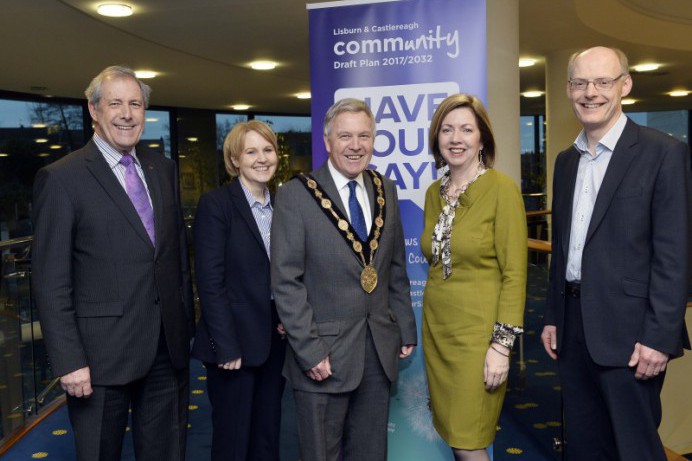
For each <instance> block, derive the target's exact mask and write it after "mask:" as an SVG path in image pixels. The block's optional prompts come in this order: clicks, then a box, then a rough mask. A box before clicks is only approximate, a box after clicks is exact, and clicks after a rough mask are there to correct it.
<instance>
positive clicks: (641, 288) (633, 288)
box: [622, 278, 649, 298]
mask: <svg viewBox="0 0 692 461" xmlns="http://www.w3.org/2000/svg"><path fill="white" fill-rule="evenodd" d="M622 289H623V290H624V292H625V294H626V295H629V296H636V297H637V298H648V297H649V284H648V283H647V282H641V281H639V280H633V279H626V278H623V279H622Z"/></svg>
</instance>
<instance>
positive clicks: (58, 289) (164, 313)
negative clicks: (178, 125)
mask: <svg viewBox="0 0 692 461" xmlns="http://www.w3.org/2000/svg"><path fill="white" fill-rule="evenodd" d="M149 92H150V89H149V87H148V86H147V85H145V84H144V83H142V82H140V81H139V80H138V79H137V78H136V76H135V74H134V72H133V71H132V70H130V69H127V68H124V67H116V66H113V67H108V68H106V69H104V70H103V71H102V72H101V73H100V74H99V75H97V76H96V77H95V78H94V79H93V80H92V82H91V84H90V85H89V87H88V88H87V90H86V92H85V94H86V96H87V99H88V105H89V112H90V114H91V117H92V119H93V126H94V130H95V133H94V136H93V138H92V139H91V140H90V141H89V142H88V143H87V145H86V146H85V147H83V148H82V149H79V150H77V151H75V152H72V153H71V154H69V155H67V156H65V157H64V158H62V159H60V160H58V161H57V162H55V163H53V164H51V165H48V166H47V167H45V168H42V169H41V170H40V171H39V172H38V173H37V175H36V179H35V183H34V226H35V234H34V243H33V253H32V254H33V291H34V295H35V300H36V306H37V308H38V311H39V315H40V321H41V327H42V329H43V334H44V337H45V340H46V346H47V349H48V355H49V358H50V361H51V366H52V369H53V373H54V374H55V375H56V376H60V382H61V385H62V388H63V389H64V390H65V391H66V392H67V406H68V410H69V415H70V421H71V423H72V427H73V429H74V434H75V441H76V448H77V459H78V460H80V461H94V460H101V461H106V460H107V461H117V460H120V455H121V449H122V441H123V436H124V434H125V428H126V425H127V420H128V409H129V408H130V407H131V409H132V432H133V436H134V445H135V455H136V457H137V459H139V460H166V461H177V460H183V459H184V458H185V440H186V433H187V404H188V360H189V346H190V338H191V335H192V334H193V331H194V315H193V311H192V309H193V305H192V290H191V284H190V277H189V270H188V260H187V247H186V244H185V233H184V225H183V220H182V214H181V210H180V201H179V197H178V177H177V174H176V168H175V164H174V163H173V162H172V161H170V160H167V159H165V158H164V157H163V156H161V155H159V154H157V153H153V152H148V151H146V150H144V149H139V148H137V149H135V144H137V142H138V141H139V139H140V137H141V135H142V132H143V131H144V121H145V118H144V111H145V108H146V106H147V104H148V100H149Z"/></svg>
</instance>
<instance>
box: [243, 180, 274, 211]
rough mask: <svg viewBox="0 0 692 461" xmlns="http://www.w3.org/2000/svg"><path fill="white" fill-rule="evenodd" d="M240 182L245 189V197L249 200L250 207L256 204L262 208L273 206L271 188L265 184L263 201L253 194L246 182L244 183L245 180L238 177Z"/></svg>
mask: <svg viewBox="0 0 692 461" xmlns="http://www.w3.org/2000/svg"><path fill="white" fill-rule="evenodd" d="M238 182H239V183H240V187H241V188H242V189H243V193H244V194H245V199H246V200H247V203H248V204H249V205H250V208H252V207H254V206H258V207H260V208H269V209H271V208H272V202H271V200H270V198H269V189H268V188H267V187H266V186H265V187H264V203H261V202H260V201H259V200H257V199H256V198H255V196H254V195H252V192H250V190H249V189H248V188H247V187H245V184H243V181H241V180H240V178H238Z"/></svg>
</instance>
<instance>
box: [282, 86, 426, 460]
mask: <svg viewBox="0 0 692 461" xmlns="http://www.w3.org/2000/svg"><path fill="white" fill-rule="evenodd" d="M374 137H375V121H374V117H373V115H372V112H370V109H369V108H368V106H367V105H366V104H365V103H364V102H363V101H359V100H355V99H344V100H341V101H338V102H337V103H335V104H334V105H333V106H332V107H331V108H330V109H329V111H328V112H327V115H326V117H325V123H324V143H325V147H326V149H327V151H328V152H329V160H328V162H327V163H326V164H325V165H324V166H322V167H321V168H320V169H318V170H317V171H315V172H314V175H313V176H312V177H310V178H308V177H301V178H295V179H293V180H291V181H289V182H288V183H286V184H284V185H283V186H282V187H281V188H280V189H279V192H278V193H277V198H276V205H275V208H274V218H273V225H272V235H271V248H272V260H271V270H272V288H273V291H274V298H275V300H276V306H277V310H278V312H279V317H280V318H281V321H282V322H283V325H284V328H285V330H286V333H287V335H288V341H289V348H288V352H287V354H286V361H285V363H284V375H285V376H286V377H287V378H288V380H289V382H290V383H291V385H292V386H293V389H294V396H295V401H296V412H297V418H298V435H299V438H300V449H301V459H302V460H303V461H336V460H337V459H338V457H339V452H340V451H342V452H343V459H344V460H345V461H371V460H372V461H384V460H385V458H386V448H387V418H388V409H389V391H390V387H391V383H392V382H393V381H395V380H396V378H397V375H398V368H399V357H401V358H404V357H408V356H409V355H410V354H411V353H412V351H413V345H414V344H416V327H415V318H414V315H413V311H412V309H411V300H410V296H409V281H408V277H407V276H406V261H405V254H404V253H405V250H404V236H403V229H402V224H401V217H400V215H399V206H398V203H397V194H396V188H395V186H394V183H393V182H392V181H390V180H388V179H386V178H383V177H382V176H381V175H379V174H376V173H374V172H372V171H366V168H367V167H368V164H369V163H370V159H371V158H372V152H373V141H374Z"/></svg>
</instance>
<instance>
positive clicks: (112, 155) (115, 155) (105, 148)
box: [93, 133, 139, 170]
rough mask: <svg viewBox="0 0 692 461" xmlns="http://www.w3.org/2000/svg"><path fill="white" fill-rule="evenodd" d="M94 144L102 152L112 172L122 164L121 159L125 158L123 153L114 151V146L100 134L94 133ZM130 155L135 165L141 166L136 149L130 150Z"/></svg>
mask: <svg viewBox="0 0 692 461" xmlns="http://www.w3.org/2000/svg"><path fill="white" fill-rule="evenodd" d="M93 139H94V143H95V144H96V147H98V149H99V151H100V152H101V155H103V158H105V159H106V162H108V166H110V167H111V170H112V169H113V168H115V167H116V166H118V165H119V164H120V158H121V157H122V156H123V154H122V152H120V151H118V150H117V149H114V148H113V146H111V145H110V144H108V143H107V142H106V141H105V140H104V139H103V138H102V137H100V136H99V135H98V134H96V133H94V137H93ZM128 153H129V154H130V155H132V158H134V159H135V163H137V164H139V159H138V158H137V152H135V148H134V147H133V148H132V149H130V152H128Z"/></svg>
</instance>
